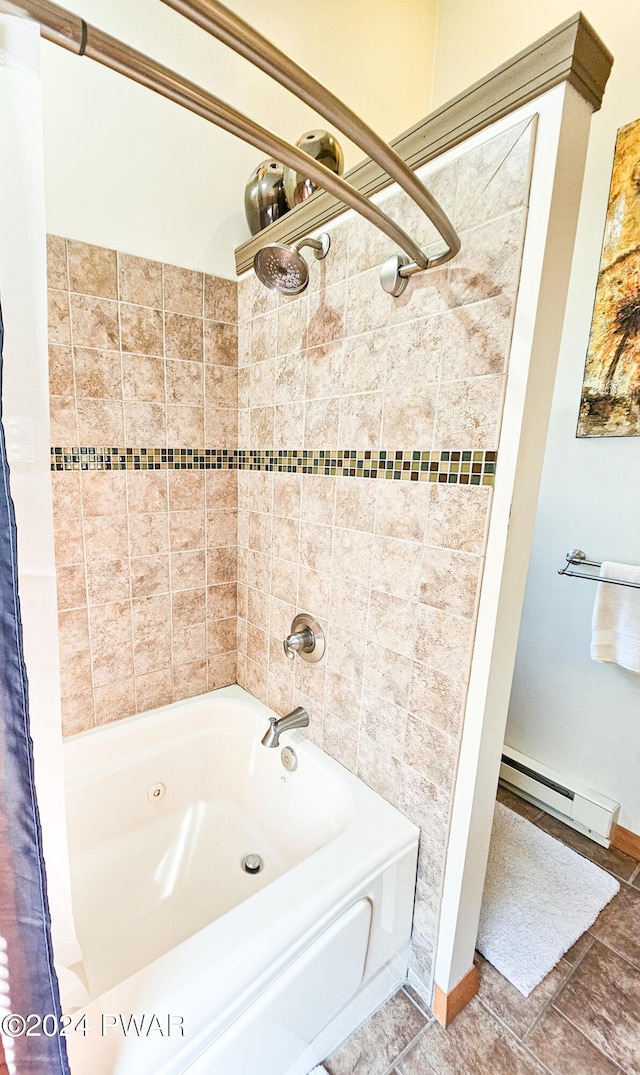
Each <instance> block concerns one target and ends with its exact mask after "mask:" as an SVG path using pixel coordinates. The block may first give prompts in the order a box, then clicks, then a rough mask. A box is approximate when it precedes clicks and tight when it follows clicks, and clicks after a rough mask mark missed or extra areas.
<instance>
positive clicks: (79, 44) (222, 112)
mask: <svg viewBox="0 0 640 1075" xmlns="http://www.w3.org/2000/svg"><path fill="white" fill-rule="evenodd" d="M0 13H4V14H9V15H27V16H28V17H29V18H32V19H35V20H36V21H37V22H39V23H40V33H41V35H42V37H44V38H45V39H46V40H47V41H52V42H53V43H54V44H56V45H61V46H62V47H63V48H65V49H67V50H69V51H70V52H74V53H76V55H78V56H87V57H88V58H89V59H91V60H95V61H96V62H97V63H101V64H103V66H105V67H108V68H110V69H111V70H112V71H117V72H118V73H119V74H122V75H125V76H126V77H127V78H130V79H132V80H133V81H134V82H138V83H139V84H140V85H142V86H146V87H147V89H150V90H153V91H154V93H158V94H160V95H161V96H162V97H166V98H167V99H168V100H170V101H174V102H175V103H176V104H179V105H181V106H182V107H183V108H187V109H189V111H191V112H194V113H195V114H196V115H198V116H201V117H202V118H203V119H206V120H208V121H209V122H210V123H214V124H215V125H216V126H218V127H221V128H222V129H223V130H225V131H228V132H229V133H230V134H233V135H235V136H236V137H238V138H241V139H242V140H243V141H245V142H248V143H249V144H250V145H253V146H256V148H257V149H260V150H261V151H262V152H263V153H266V154H268V155H269V156H273V157H275V158H276V159H277V160H279V161H280V162H281V163H282V164H286V165H288V166H289V167H290V168H293V169H295V170H296V171H298V172H301V173H302V174H303V175H306V176H308V177H309V179H311V180H313V182H314V183H316V184H317V185H318V186H319V187H322V188H323V190H326V191H328V193H329V194H333V196H334V197H335V198H338V199H339V200H340V201H342V202H344V204H345V205H348V206H349V208H350V209H354V210H355V211H356V212H357V213H360V215H361V216H363V217H365V218H366V219H367V220H368V221H369V222H370V223H371V224H373V225H375V227H377V228H379V229H380V231H382V232H384V234H385V235H387V236H388V237H389V238H390V239H391V240H392V241H393V242H394V243H397V245H398V246H399V247H400V248H401V249H402V250H404V251H405V253H406V254H407V255H408V257H409V258H410V259H411V260H412V261H413V262H414V263H415V265H416V271H418V270H419V269H421V268H426V266H427V264H428V259H427V257H426V255H425V254H423V252H422V250H421V249H420V247H419V246H418V245H417V244H416V243H415V242H414V241H413V239H412V238H411V237H410V236H409V235H407V233H406V232H405V231H404V230H403V229H402V228H400V227H399V226H398V225H397V224H396V223H395V221H393V220H391V218H390V217H388V216H387V215H386V213H384V212H383V211H382V210H381V209H380V208H379V207H378V206H377V205H375V204H374V202H372V201H370V200H369V199H368V198H366V197H365V196H364V195H363V194H360V192H359V191H357V190H356V189H355V187H352V186H351V185H350V184H349V183H346V182H345V180H344V179H341V178H340V176H338V175H336V174H335V173H334V172H331V171H330V170H329V169H328V168H326V167H325V166H324V165H323V164H320V163H319V162H318V161H316V160H313V159H312V158H311V157H309V156H308V155H307V154H306V153H303V152H302V150H301V149H298V148H297V147H296V146H292V145H290V144H289V142H286V141H285V140H284V139H282V138H280V137H278V135H276V134H274V133H273V132H272V131H269V130H267V128H266V127H262V126H260V124H258V123H255V122H254V121H253V120H252V119H249V117H248V116H245V115H243V113H242V112H238V111H237V110H236V109H235V108H232V107H231V105H228V104H226V102H225V101H222V100H220V98H219V97H215V96H214V95H213V94H211V93H208V92H207V91H206V90H203V89H202V88H201V87H200V86H197V85H196V84H195V83H194V82H190V81H189V80H188V79H186V78H183V77H182V75H178V74H176V72H175V71H172V70H171V69H170V68H168V67H164V66H163V65H162V64H160V63H157V62H156V61H155V60H152V59H150V57H148V56H146V55H145V54H144V53H142V52H138V51H137V50H136V49H133V48H131V47H130V46H129V45H125V44H124V43H123V42H122V41H119V40H118V39H117V38H115V37H111V36H110V35H109V34H105V33H103V32H102V31H101V30H98V29H96V28H95V27H94V26H90V25H88V24H87V23H86V22H85V21H84V19H82V18H80V16H78V15H74V14H73V13H72V12H70V11H66V10H64V9H63V8H61V7H59V6H58V5H57V4H54V3H51V2H50V0H0Z"/></svg>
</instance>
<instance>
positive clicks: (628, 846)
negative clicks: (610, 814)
mask: <svg viewBox="0 0 640 1075" xmlns="http://www.w3.org/2000/svg"><path fill="white" fill-rule="evenodd" d="M609 843H610V844H611V846H612V847H616V848H617V849H618V851H624V853H625V855H631V857H632V858H634V859H640V836H639V835H638V833H637V832H632V831H631V829H623V827H622V825H613V826H612V827H611V835H610V837H609Z"/></svg>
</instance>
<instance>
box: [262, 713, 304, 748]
mask: <svg viewBox="0 0 640 1075" xmlns="http://www.w3.org/2000/svg"><path fill="white" fill-rule="evenodd" d="M269 722H270V723H269V727H268V728H267V730H266V732H265V734H264V735H263V737H262V745H263V746H264V747H277V746H280V736H281V735H282V733H283V732H290V731H291V729H292V728H308V727H309V714H308V713H307V711H306V709H303V708H302V706H301V705H299V706H296V708H295V709H294V710H292V712H291V713H287V715H286V717H269Z"/></svg>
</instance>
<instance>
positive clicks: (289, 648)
mask: <svg viewBox="0 0 640 1075" xmlns="http://www.w3.org/2000/svg"><path fill="white" fill-rule="evenodd" d="M282 645H283V647H284V652H285V653H286V655H287V657H288V658H289V659H290V660H291V661H292V660H293V659H294V657H295V655H296V653H299V654H300V656H301V657H302V658H303V659H304V660H305V661H311V662H312V663H313V662H315V661H319V660H320V658H321V657H322V655H323V653H324V649H325V641H324V632H323V630H322V628H321V627H320V624H318V623H316V621H315V620H314V619H312V618H311V616H308V615H307V614H306V613H305V612H301V613H300V614H299V615H298V616H296V617H295V618H294V620H293V623H292V624H291V634H290V635H287V637H286V638H285V639H284V641H283V643H282Z"/></svg>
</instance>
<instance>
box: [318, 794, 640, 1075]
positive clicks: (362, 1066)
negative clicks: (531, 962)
mask: <svg viewBox="0 0 640 1075" xmlns="http://www.w3.org/2000/svg"><path fill="white" fill-rule="evenodd" d="M498 799H499V801H500V802H503V803H504V804H505V805H506V806H509V807H511V809H513V810H515V811H516V812H517V813H519V814H522V815H523V816H524V817H527V818H528V819H529V820H530V821H532V822H533V824H534V825H537V826H538V827H539V828H541V829H543V830H544V831H545V832H548V833H550V835H552V836H555V837H556V838H557V839H559V840H562V842H563V843H565V844H567V845H568V846H569V847H572V848H574V850H575V851H577V852H578V853H579V854H581V855H584V856H585V857H587V858H589V859H591V860H592V861H593V862H596V863H597V864H598V866H601V867H602V868H603V869H605V870H607V871H608V872H609V873H611V874H613V875H614V876H615V877H617V878H618V880H619V881H620V882H621V889H620V892H619V894H618V895H617V896H616V897H615V899H613V900H612V902H611V903H610V904H609V906H608V907H606V908H605V909H604V911H603V912H602V914H601V915H600V916H599V918H598V919H597V921H596V922H595V923H594V925H593V926H592V927H591V929H590V930H589V931H588V932H587V933H585V934H584V935H583V936H582V937H581V938H580V939H579V940H578V941H577V942H576V944H574V946H573V948H571V949H570V950H569V951H568V952H567V953H566V955H565V956H564V957H563V959H561V960H560V962H559V963H558V964H557V966H556V967H554V969H553V970H552V971H551V973H550V974H549V975H548V976H547V977H546V978H545V979H544V981H543V982H541V983H540V985H539V986H537V987H536V989H534V990H533V992H532V993H531V994H530V996H528V997H523V996H522V994H521V993H519V992H518V990H517V989H515V988H514V987H513V986H512V985H511V984H510V983H509V982H508V981H507V980H506V979H505V978H503V977H502V975H501V974H499V973H498V971H497V970H496V969H495V967H492V966H491V964H490V963H487V962H486V960H484V959H483V958H482V956H481V955H478V956H477V960H476V961H477V964H478V967H479V969H480V991H479V993H478V995H477V996H476V997H475V998H474V999H473V1000H472V1001H471V1003H470V1004H469V1005H468V1006H467V1008H465V1010H464V1011H463V1012H462V1013H461V1014H460V1015H459V1016H458V1018H457V1019H456V1020H455V1021H454V1022H453V1023H452V1024H451V1026H450V1027H449V1028H448V1030H443V1029H442V1027H441V1026H440V1025H439V1024H438V1023H437V1022H436V1021H435V1020H434V1019H433V1017H432V1016H431V1013H430V1012H429V1010H428V1009H427V1008H426V1007H425V1006H424V1005H423V1004H422V1002H421V1001H420V998H419V997H418V996H417V995H416V994H414V993H413V991H412V990H411V989H401V990H400V991H399V992H398V993H396V994H395V996H393V997H391V999H390V1000H388V1001H387V1003H386V1004H384V1005H383V1006H382V1008H380V1009H379V1010H378V1011H377V1012H375V1014H374V1015H372V1017H371V1018H370V1019H369V1020H368V1022H366V1023H364V1024H363V1026H361V1027H359V1029H358V1030H356V1032H355V1033H354V1034H352V1035H351V1037H350V1038H348V1039H347V1041H346V1042H344V1044H343V1045H341V1046H340V1048H339V1049H337V1050H336V1052H335V1053H333V1054H332V1056H330V1057H329V1059H328V1060H326V1061H325V1066H326V1068H327V1070H328V1071H329V1072H330V1075H640V862H639V861H638V860H637V859H634V858H631V857H630V856H629V855H624V854H623V853H622V852H621V851H616V850H615V849H614V848H610V849H608V850H607V849H606V848H604V847H600V846H599V845H598V844H594V843H593V842H592V841H591V840H587V839H586V837H584V836H582V835H581V834H580V833H578V832H575V831H574V830H573V829H570V828H568V827H567V826H566V825H563V824H562V823H561V822H560V821H556V820H555V818H552V817H550V816H549V815H548V814H545V813H543V812H541V811H539V810H537V808H536V807H534V806H532V805H531V804H530V803H526V802H524V801H523V800H522V799H518V798H517V797H516V796H515V795H511V794H510V792H507V791H505V790H504V789H502V788H500V789H499V791H498Z"/></svg>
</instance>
